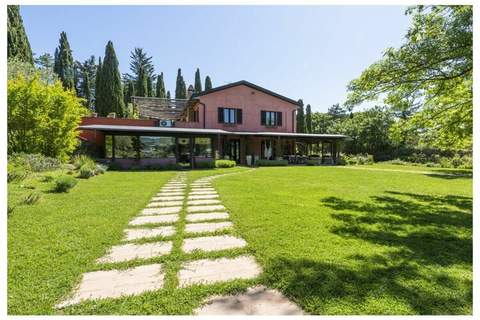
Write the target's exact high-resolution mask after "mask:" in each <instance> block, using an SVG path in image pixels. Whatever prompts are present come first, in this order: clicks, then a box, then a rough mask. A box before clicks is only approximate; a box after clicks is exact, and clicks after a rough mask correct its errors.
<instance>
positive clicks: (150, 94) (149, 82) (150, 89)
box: [146, 75, 154, 97]
mask: <svg viewBox="0 0 480 320" xmlns="http://www.w3.org/2000/svg"><path fill="white" fill-rule="evenodd" d="M146 96H147V97H153V96H154V94H153V84H152V77H149V76H148V75H147V95H146Z"/></svg>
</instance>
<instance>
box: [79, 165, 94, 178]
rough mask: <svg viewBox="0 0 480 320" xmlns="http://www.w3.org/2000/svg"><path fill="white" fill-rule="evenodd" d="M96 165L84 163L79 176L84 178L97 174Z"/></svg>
mask: <svg viewBox="0 0 480 320" xmlns="http://www.w3.org/2000/svg"><path fill="white" fill-rule="evenodd" d="M95 171H96V165H95V164H93V165H91V164H84V165H82V166H81V167H80V170H79V172H78V177H79V178H82V179H88V178H90V177H93V176H95Z"/></svg>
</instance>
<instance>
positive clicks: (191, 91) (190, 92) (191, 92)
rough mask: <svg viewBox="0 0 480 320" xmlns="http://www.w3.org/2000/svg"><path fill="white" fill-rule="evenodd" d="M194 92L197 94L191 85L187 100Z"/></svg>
mask: <svg viewBox="0 0 480 320" xmlns="http://www.w3.org/2000/svg"><path fill="white" fill-rule="evenodd" d="M194 92H195V89H194V88H193V86H192V85H189V86H188V90H187V99H190V98H191V97H192V95H193V93H194Z"/></svg>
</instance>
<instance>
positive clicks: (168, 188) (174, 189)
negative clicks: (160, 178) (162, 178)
mask: <svg viewBox="0 0 480 320" xmlns="http://www.w3.org/2000/svg"><path fill="white" fill-rule="evenodd" d="M160 191H162V192H165V191H170V192H182V191H185V188H177V187H163V188H162V189H160Z"/></svg>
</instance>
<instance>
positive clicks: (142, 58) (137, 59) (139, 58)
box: [128, 48, 155, 80]
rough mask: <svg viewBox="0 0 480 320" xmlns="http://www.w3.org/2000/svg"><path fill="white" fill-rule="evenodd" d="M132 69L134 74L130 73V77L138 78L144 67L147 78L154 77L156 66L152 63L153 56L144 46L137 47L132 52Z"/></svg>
mask: <svg viewBox="0 0 480 320" xmlns="http://www.w3.org/2000/svg"><path fill="white" fill-rule="evenodd" d="M130 59H131V61H130V71H131V72H132V74H131V75H130V74H129V75H128V76H129V78H130V79H133V80H138V77H139V75H140V69H143V72H144V73H145V77H146V78H148V77H149V78H152V77H153V73H154V72H155V68H154V66H153V63H152V57H151V56H148V54H147V53H146V52H145V51H144V50H143V49H142V48H135V49H133V51H132V52H130Z"/></svg>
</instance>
